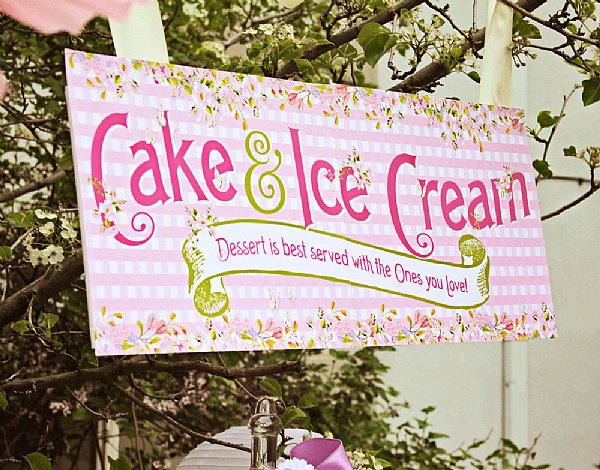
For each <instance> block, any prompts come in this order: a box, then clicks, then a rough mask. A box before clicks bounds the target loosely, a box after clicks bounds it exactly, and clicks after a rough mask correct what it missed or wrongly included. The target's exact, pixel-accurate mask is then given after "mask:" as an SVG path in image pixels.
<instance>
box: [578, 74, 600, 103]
mask: <svg viewBox="0 0 600 470" xmlns="http://www.w3.org/2000/svg"><path fill="white" fill-rule="evenodd" d="M581 84H582V85H583V93H582V94H581V99H582V100H583V105H584V106H589V105H590V104H593V103H595V102H596V101H598V100H600V78H590V79H589V80H584V81H583V82H582V83H581Z"/></svg>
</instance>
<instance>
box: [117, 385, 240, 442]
mask: <svg viewBox="0 0 600 470" xmlns="http://www.w3.org/2000/svg"><path fill="white" fill-rule="evenodd" d="M113 387H114V388H116V389H117V391H118V392H119V393H120V394H122V395H124V396H125V397H127V398H128V399H129V400H131V402H132V403H135V404H136V405H138V406H139V407H140V408H143V409H145V410H147V411H149V412H150V413H152V414H154V415H156V416H158V417H159V418H161V419H163V420H164V421H166V422H167V423H169V424H170V425H171V426H173V427H175V428H177V429H179V430H180V431H182V432H184V433H186V434H188V435H190V436H191V437H195V438H196V439H199V440H200V441H206V442H210V443H211V444H218V445H221V446H224V447H230V448H232V449H238V450H243V451H244V452H250V449H249V448H248V447H246V446H243V445H241V444H233V443H231V442H226V441H222V440H220V439H215V438H214V437H212V436H209V435H207V434H201V433H199V432H196V431H194V430H193V429H190V428H188V427H187V426H186V425H185V424H183V423H180V422H179V421H177V420H176V419H175V418H172V417H171V416H169V415H168V414H166V413H163V412H162V411H159V410H157V409H156V408H154V407H153V406H150V405H148V404H147V403H145V402H144V401H143V400H140V399H139V398H138V397H136V396H135V395H134V394H133V393H131V392H129V391H128V390H126V389H124V388H123V387H120V386H119V385H117V384H113Z"/></svg>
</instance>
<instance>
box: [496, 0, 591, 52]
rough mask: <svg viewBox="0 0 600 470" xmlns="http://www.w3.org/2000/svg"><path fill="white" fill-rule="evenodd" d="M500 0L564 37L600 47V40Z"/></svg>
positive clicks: (508, 0)
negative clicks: (577, 32)
mask: <svg viewBox="0 0 600 470" xmlns="http://www.w3.org/2000/svg"><path fill="white" fill-rule="evenodd" d="M500 1H501V2H502V3H504V4H505V5H507V6H509V7H511V8H512V9H513V10H515V11H516V12H518V13H520V14H521V15H522V16H525V17H526V18H529V19H530V20H532V21H535V22H536V23H539V24H541V25H543V26H545V27H546V28H550V29H552V30H554V31H556V32H557V33H559V34H562V35H563V36H564V37H566V38H568V39H571V40H573V41H581V42H585V43H587V44H590V45H592V46H596V47H600V41H597V40H594V39H591V38H587V37H585V36H579V35H578V34H573V33H571V32H569V31H568V30H567V29H565V28H561V27H559V26H556V25H555V24H554V23H552V22H551V21H548V20H544V19H542V18H539V17H537V16H535V15H533V14H531V13H530V12H529V11H527V10H526V9H524V8H522V7H521V6H519V5H518V4H516V3H513V2H511V1H510V0H500Z"/></svg>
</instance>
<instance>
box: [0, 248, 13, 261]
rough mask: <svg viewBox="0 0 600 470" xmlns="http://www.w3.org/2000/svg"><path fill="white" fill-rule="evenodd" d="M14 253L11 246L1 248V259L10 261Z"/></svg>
mask: <svg viewBox="0 0 600 470" xmlns="http://www.w3.org/2000/svg"><path fill="white" fill-rule="evenodd" d="M12 252H13V250H12V248H11V247H10V246H0V259H3V260H5V261H8V260H9V259H10V258H11V257H12Z"/></svg>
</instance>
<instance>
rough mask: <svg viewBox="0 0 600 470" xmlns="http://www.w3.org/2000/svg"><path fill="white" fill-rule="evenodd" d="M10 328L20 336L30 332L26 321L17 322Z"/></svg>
mask: <svg viewBox="0 0 600 470" xmlns="http://www.w3.org/2000/svg"><path fill="white" fill-rule="evenodd" d="M10 327H11V328H12V329H13V330H14V331H16V332H17V333H21V334H22V333H25V332H26V331H29V330H30V328H31V323H29V322H28V321H27V320H19V321H16V322H14V323H13V324H12V325H10Z"/></svg>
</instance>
